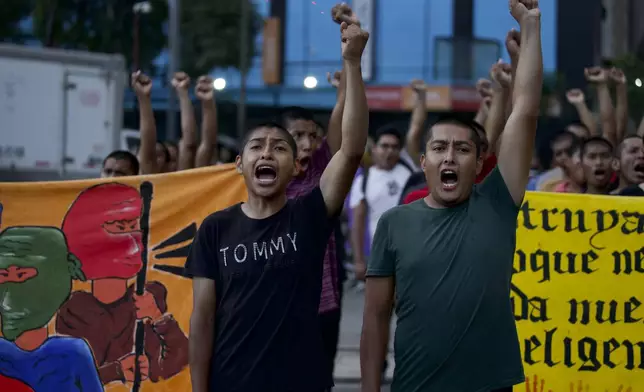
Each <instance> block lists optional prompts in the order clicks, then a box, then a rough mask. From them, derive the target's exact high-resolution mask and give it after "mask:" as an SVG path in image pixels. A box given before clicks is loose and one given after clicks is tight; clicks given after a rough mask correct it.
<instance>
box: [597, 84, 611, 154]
mask: <svg viewBox="0 0 644 392" xmlns="http://www.w3.org/2000/svg"><path fill="white" fill-rule="evenodd" d="M597 100H598V101H599V117H600V122H601V125H602V133H603V136H604V137H605V138H606V139H608V140H609V141H610V142H611V143H615V141H616V140H615V139H616V138H615V108H614V107H613V99H612V98H611V96H610V90H609V89H608V85H607V84H606V83H600V84H599V85H598V86H597Z"/></svg>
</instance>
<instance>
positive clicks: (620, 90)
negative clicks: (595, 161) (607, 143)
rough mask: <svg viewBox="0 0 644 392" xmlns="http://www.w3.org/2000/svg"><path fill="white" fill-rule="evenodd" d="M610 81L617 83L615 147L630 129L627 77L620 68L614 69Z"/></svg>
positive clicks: (610, 73) (611, 71)
mask: <svg viewBox="0 0 644 392" xmlns="http://www.w3.org/2000/svg"><path fill="white" fill-rule="evenodd" d="M608 75H609V76H610V79H611V80H612V81H613V83H615V97H616V99H615V144H614V145H615V146H616V145H618V144H619V143H620V142H621V141H622V140H623V139H624V135H626V129H627V128H628V88H627V87H626V75H624V72H623V71H622V70H621V69H619V68H613V69H611V70H610V72H609V73H608Z"/></svg>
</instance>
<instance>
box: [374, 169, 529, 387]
mask: <svg viewBox="0 0 644 392" xmlns="http://www.w3.org/2000/svg"><path fill="white" fill-rule="evenodd" d="M518 212H519V208H518V207H517V206H516V204H515V203H514V201H513V200H512V197H511V196H510V193H509V191H508V189H507V187H506V185H505V182H504V180H503V177H502V176H501V174H500V172H499V170H498V168H495V169H494V170H493V171H492V172H491V173H490V174H489V175H488V177H487V178H486V179H485V180H484V181H483V182H482V183H481V184H479V185H475V186H474V189H473V191H472V195H471V196H470V198H469V200H468V201H466V202H464V203H463V204H461V205H459V206H456V207H452V208H444V209H434V208H431V207H429V206H428V205H427V204H426V203H425V201H424V200H423V199H421V200H418V201H416V202H414V203H411V204H407V205H403V206H399V207H396V208H393V209H391V210H389V211H388V212H386V213H385V214H384V215H383V216H382V218H380V221H379V222H378V227H377V229H376V233H375V235H374V238H373V242H372V250H371V259H370V261H369V265H368V268H367V277H387V276H394V277H395V284H396V315H397V316H398V322H397V326H396V335H395V340H394V358H395V362H396V367H395V370H394V380H393V384H392V389H391V390H392V392H486V391H491V390H495V389H498V388H503V387H509V386H511V385H515V384H519V383H521V382H523V381H524V373H523V364H522V362H521V353H520V349H519V340H518V335H517V329H516V325H515V322H514V316H513V313H512V310H511V306H510V280H511V277H512V261H513V257H514V250H515V243H516V220H517V214H518Z"/></svg>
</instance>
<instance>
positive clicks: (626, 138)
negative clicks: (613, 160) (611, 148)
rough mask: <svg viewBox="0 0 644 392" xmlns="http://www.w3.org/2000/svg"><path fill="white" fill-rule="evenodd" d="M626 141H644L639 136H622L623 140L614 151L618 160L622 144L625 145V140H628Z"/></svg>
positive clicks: (622, 148) (620, 155)
mask: <svg viewBox="0 0 644 392" xmlns="http://www.w3.org/2000/svg"><path fill="white" fill-rule="evenodd" d="M628 139H639V140H644V138H642V137H641V136H640V135H636V134H630V135H626V136H624V138H623V139H622V141H621V142H619V144H618V145H617V149H616V150H615V155H616V156H617V157H618V158H621V157H622V151H623V150H624V144H625V143H624V142H625V141H626V140H628Z"/></svg>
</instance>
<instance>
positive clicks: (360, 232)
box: [351, 221, 364, 262]
mask: <svg viewBox="0 0 644 392" xmlns="http://www.w3.org/2000/svg"><path fill="white" fill-rule="evenodd" d="M351 248H352V249H353V259H354V261H358V262H364V223H357V222H356V221H354V222H353V227H351Z"/></svg>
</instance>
